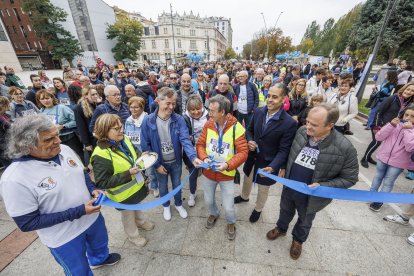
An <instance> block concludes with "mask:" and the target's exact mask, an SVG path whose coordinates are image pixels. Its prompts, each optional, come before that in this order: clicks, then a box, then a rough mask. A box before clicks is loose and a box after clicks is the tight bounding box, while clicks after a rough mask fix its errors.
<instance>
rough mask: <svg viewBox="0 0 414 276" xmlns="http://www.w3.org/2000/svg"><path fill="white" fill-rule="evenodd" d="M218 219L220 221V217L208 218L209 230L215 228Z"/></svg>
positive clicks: (211, 216)
mask: <svg viewBox="0 0 414 276" xmlns="http://www.w3.org/2000/svg"><path fill="white" fill-rule="evenodd" d="M217 219H218V216H217V217H216V216H213V215H210V216H209V217H208V218H207V223H206V228H207V229H211V228H213V226H214V225H215V224H216V221H217Z"/></svg>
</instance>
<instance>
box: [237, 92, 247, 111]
mask: <svg viewBox="0 0 414 276" xmlns="http://www.w3.org/2000/svg"><path fill="white" fill-rule="evenodd" d="M237 107H238V111H239V112H240V113H241V114H247V88H246V85H240V93H239V97H238V99H237Z"/></svg>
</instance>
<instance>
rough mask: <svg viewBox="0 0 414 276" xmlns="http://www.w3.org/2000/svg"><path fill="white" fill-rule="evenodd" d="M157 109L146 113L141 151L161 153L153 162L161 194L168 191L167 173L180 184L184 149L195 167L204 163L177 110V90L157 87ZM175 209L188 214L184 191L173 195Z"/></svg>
mask: <svg viewBox="0 0 414 276" xmlns="http://www.w3.org/2000/svg"><path fill="white" fill-rule="evenodd" d="M156 101H157V102H158V109H157V111H156V112H154V113H152V114H150V115H148V116H146V117H145V118H144V121H143V122H142V125H141V148H142V151H144V152H145V151H152V152H156V153H158V160H157V162H156V163H155V164H154V168H155V169H156V172H155V173H156V176H157V180H158V185H159V187H158V188H159V191H160V196H161V197H162V196H165V195H166V194H167V193H168V175H170V178H171V183H172V188H173V189H175V188H176V187H178V186H179V185H180V182H181V172H182V161H183V155H182V153H183V149H184V151H185V153H186V155H187V156H188V159H189V160H190V161H191V162H192V163H193V165H194V167H197V166H198V165H200V164H201V161H200V160H199V159H198V158H197V154H196V152H195V150H194V147H193V145H192V143H191V141H190V135H189V134H188V128H187V125H186V123H185V120H184V118H183V117H182V116H180V115H179V114H176V113H175V112H174V109H175V105H176V102H177V93H176V92H175V91H174V89H172V88H169V87H163V88H161V89H160V90H158V95H157V99H156ZM174 202H175V208H176V209H177V211H178V213H179V214H180V216H181V217H182V218H186V217H187V215H188V214H187V211H186V210H185V209H184V207H183V206H182V199H181V191H179V192H178V193H177V194H175V196H174ZM163 206H164V212H163V215H164V219H165V220H166V221H169V220H171V209H170V201H168V202H166V203H164V204H163Z"/></svg>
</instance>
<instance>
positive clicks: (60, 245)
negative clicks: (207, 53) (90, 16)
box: [0, 59, 414, 275]
mask: <svg viewBox="0 0 414 276" xmlns="http://www.w3.org/2000/svg"><path fill="white" fill-rule="evenodd" d="M362 68H363V63H359V62H358V63H355V64H352V63H350V62H348V63H347V64H341V63H340V62H338V63H337V64H335V65H334V66H333V67H332V68H329V67H328V65H327V64H322V65H321V66H318V65H311V64H309V63H307V62H305V64H303V65H299V64H293V65H288V64H258V63H248V62H215V63H205V64H194V63H193V64H188V65H185V66H182V65H180V66H178V67H177V68H174V67H173V66H168V67H167V68H159V67H158V66H152V65H151V66H145V67H144V68H138V69H133V70H132V69H129V68H127V67H124V66H114V65H107V64H105V63H104V62H103V61H102V60H100V59H97V63H96V66H95V67H94V68H91V69H86V68H85V67H84V66H82V64H81V63H80V62H79V63H78V66H77V68H76V69H71V68H69V67H65V68H64V70H63V74H62V77H53V78H52V80H50V79H49V77H48V76H47V75H46V72H45V71H39V73H38V74H32V75H31V76H30V81H31V83H32V86H31V87H29V88H26V87H25V86H24V84H23V83H22V81H21V80H20V78H19V77H18V76H16V74H15V73H14V70H13V68H11V67H8V66H5V68H4V69H5V71H6V73H2V72H0V92H1V93H2V95H1V96H0V154H1V162H2V164H3V166H5V167H7V169H6V170H5V172H4V173H3V175H2V178H1V193H2V196H3V199H4V202H5V206H6V210H7V212H8V213H9V215H10V216H11V217H12V218H13V219H14V220H15V222H16V224H17V225H18V226H19V228H20V229H22V230H23V231H32V230H37V231H38V234H39V237H40V239H41V240H42V242H43V243H44V244H45V245H46V246H48V247H49V248H50V250H51V253H52V255H53V256H54V257H55V259H56V261H57V262H58V263H59V264H60V265H61V266H62V267H63V268H64V269H65V273H66V274H68V275H70V274H71V273H72V274H74V275H87V274H88V273H91V271H90V269H91V268H92V269H94V268H97V267H100V266H103V265H113V264H115V263H117V262H118V261H119V260H120V258H121V256H120V255H119V254H117V253H109V250H108V236H107V232H106V227H105V221H104V218H103V216H102V215H101V214H100V213H99V210H100V206H99V205H98V206H94V205H93V202H94V200H95V199H91V196H94V197H97V196H98V195H99V194H100V193H104V194H106V196H107V197H108V198H110V199H111V200H113V201H115V202H119V203H123V204H139V203H140V202H142V201H143V200H144V199H146V198H147V196H148V194H149V193H150V192H151V193H153V195H154V197H163V196H166V195H167V194H168V193H169V190H168V182H169V181H170V182H171V184H172V185H171V186H172V189H175V188H177V187H178V186H179V185H180V184H181V181H182V178H181V174H182V167H183V164H184V166H185V168H186V169H187V170H188V171H189V174H190V177H189V187H190V195H189V199H188V206H189V207H193V206H195V205H196V202H197V186H198V182H200V184H202V185H203V193H204V204H205V206H206V209H207V210H208V217H207V220H206V224H205V227H206V228H207V229H211V228H212V227H214V226H215V223H216V221H217V219H218V217H219V216H220V209H219V208H218V206H217V203H216V195H215V191H216V188H217V186H220V190H221V201H222V207H223V209H224V212H225V219H226V222H227V225H226V230H225V233H226V237H227V238H228V239H229V240H234V239H235V237H236V222H237V218H236V210H235V209H236V208H235V204H242V203H244V202H247V201H249V197H250V193H251V190H252V186H253V182H255V183H257V184H258V185H257V186H258V194H257V198H256V203H255V207H254V209H253V210H252V213H251V215H250V218H249V220H250V222H251V223H255V222H257V221H258V220H259V218H260V216H261V212H262V210H263V208H264V206H265V203H266V201H267V198H268V193H269V188H270V186H271V185H273V184H275V181H273V180H272V179H270V178H267V177H264V176H262V175H257V176H256V174H257V171H258V170H259V169H262V170H263V171H265V172H267V173H270V174H274V175H277V176H280V177H285V178H287V179H291V180H296V181H300V182H303V183H306V184H307V185H308V186H309V187H311V188H312V187H317V186H327V187H336V188H343V189H346V188H349V187H351V186H353V185H354V184H355V183H356V182H357V181H358V172H359V162H358V157H357V152H356V150H355V148H354V147H353V145H352V144H351V143H350V142H349V140H348V139H346V137H345V136H344V135H345V134H351V135H352V132H351V131H350V128H349V123H350V121H351V120H352V119H353V118H355V116H357V114H358V100H357V98H356V95H355V94H356V92H355V91H354V86H355V84H356V83H357V81H358V80H359V78H360V77H361V74H362ZM400 74H401V73H400ZM395 75H396V74H395V73H394V72H393V71H389V72H388V77H387V83H386V84H384V85H383V86H381V88H380V92H379V93H378V100H376V101H377V103H376V104H375V105H373V106H372V107H371V108H372V112H373V113H375V114H374V115H372V116H370V118H375V120H371V121H375V122H376V123H375V126H372V124H373V122H371V123H369V125H368V126H369V127H370V128H371V126H372V128H371V129H372V133H373V142H372V143H371V144H370V145H369V148H368V150H367V153H366V154H365V156H364V158H363V160H361V164H362V165H363V166H365V165H366V166H368V165H367V162H370V163H376V164H377V173H376V176H375V177H374V180H373V185H372V188H371V190H372V191H378V190H379V189H380V186H381V185H382V188H381V191H385V192H390V191H391V190H392V187H393V186H394V183H395V180H396V178H397V177H398V175H399V174H400V173H401V172H402V171H403V170H404V169H410V170H413V169H414V163H413V162H414V160H413V158H414V157H413V155H412V154H413V152H414V129H413V123H414V104H412V100H413V97H414V82H409V78H406V81H407V82H406V83H404V84H403V85H402V86H400V87H399V89H396V88H397V87H398V85H401V84H402V83H400V81H399V79H400V78H399V76H400V75H397V76H398V82H397V83H395V79H396V77H395ZM388 83H389V84H388ZM377 105H378V106H377ZM368 122H370V120H369V121H368ZM381 142H382V144H381V146H380V149H379V153H378V158H377V159H378V160H377V161H374V160H373V159H372V157H371V154H372V152H373V151H374V150H375V149H376V148H377V147H378V146H379V144H380V143H381ZM61 144H62V145H61ZM6 145H7V146H6ZM395 145H397V146H395ZM144 152H155V153H157V154H158V159H157V160H156V162H155V164H154V165H153V166H152V167H151V168H148V169H147V170H145V171H144V172H141V171H140V170H139V169H138V168H137V167H135V166H134V164H135V161H136V160H137V158H138V157H139V156H141V154H142V153H144ZM206 164H207V166H208V169H205V168H204V169H201V168H200V167H201V166H205V165H206ZM240 166H243V167H242V169H243V173H244V177H243V179H240V172H239V171H238V168H239V167H240ZM28 172H29V173H30V178H27V177H25V176H27V175H28ZM75 181H76V187H74V184H73V183H74V182H75ZM234 183H240V184H241V185H242V187H241V194H240V195H239V196H235V194H234V191H235V186H234ZM73 189H76V191H74V190H73ZM22 195H23V196H22ZM331 201H332V199H325V198H319V197H312V196H308V195H305V194H301V193H299V192H297V191H295V190H293V189H290V188H288V187H283V191H282V195H281V200H280V212H279V218H278V220H277V222H276V226H275V228H273V229H271V230H270V231H269V232H268V233H267V235H266V237H267V239H269V240H275V239H277V238H279V237H282V236H285V235H286V233H287V230H288V228H289V224H290V223H291V221H292V220H293V218H294V215H295V213H296V212H297V213H298V218H297V222H296V223H295V225H294V227H293V230H292V245H291V248H290V256H291V258H292V259H295V260H296V259H298V258H299V257H300V255H301V251H302V245H303V243H305V242H306V240H307V238H308V235H309V233H310V230H311V227H312V222H313V220H314V218H315V216H316V214H317V213H318V212H319V211H320V210H322V209H323V208H325V207H326V206H327V205H328V204H329V203H330V202H331ZM162 205H163V212H162V216H163V218H164V219H165V220H166V221H169V220H171V216H172V213H171V208H170V201H167V202H165V203H163V204H162ZM381 205H382V203H380V202H373V203H372V204H370V209H371V210H376V211H377V210H379V208H381ZM174 207H175V209H176V210H177V211H178V214H179V216H180V217H181V218H183V219H185V218H187V216H188V213H187V210H186V208H184V205H183V199H182V194H181V190H180V191H178V192H177V193H176V194H175V195H174ZM119 212H120V215H121V220H122V225H123V228H124V231H125V233H126V235H127V238H128V240H129V241H130V242H131V243H133V244H135V245H136V246H138V247H142V246H145V244H146V243H147V239H146V238H145V237H143V236H142V235H141V234H140V230H145V231H150V230H152V229H153V228H154V227H155V225H154V223H152V222H151V221H149V220H148V219H147V218H146V217H145V216H144V215H143V214H142V212H141V211H133V210H122V209H119ZM412 215H413V210H412V207H411V208H410V209H407V211H406V212H405V213H404V214H400V215H390V216H387V217H385V218H384V219H386V220H388V221H393V222H398V223H401V224H408V220H409V217H410V216H412ZM408 241H409V242H410V243H411V244H413V245H414V234H413V235H411V236H410V237H409V238H408ZM75 250H76V254H74V252H75ZM81 252H85V254H82V253H81Z"/></svg>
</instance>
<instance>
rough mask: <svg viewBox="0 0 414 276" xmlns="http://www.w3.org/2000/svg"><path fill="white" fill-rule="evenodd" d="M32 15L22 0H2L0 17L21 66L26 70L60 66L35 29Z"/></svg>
mask: <svg viewBox="0 0 414 276" xmlns="http://www.w3.org/2000/svg"><path fill="white" fill-rule="evenodd" d="M30 16H31V15H30V14H28V13H25V12H24V11H23V9H22V6H21V1H20V0H12V1H1V5H0V17H1V19H2V21H3V24H4V27H5V30H6V32H7V34H8V37H9V38H10V41H11V43H12V45H13V48H14V51H15V53H16V55H17V58H18V60H19V62H20V65H21V67H22V68H23V69H26V70H32V69H36V68H38V69H39V68H41V67H43V66H45V67H46V68H56V67H59V62H56V61H55V62H54V61H53V60H52V56H51V55H50V53H49V51H48V50H47V49H45V42H44V41H42V40H41V39H39V38H38V37H37V35H36V32H35V31H34V30H33V26H32V23H31V20H30Z"/></svg>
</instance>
